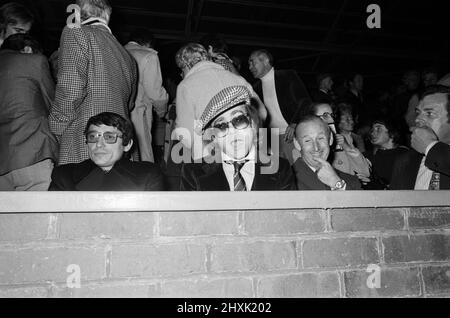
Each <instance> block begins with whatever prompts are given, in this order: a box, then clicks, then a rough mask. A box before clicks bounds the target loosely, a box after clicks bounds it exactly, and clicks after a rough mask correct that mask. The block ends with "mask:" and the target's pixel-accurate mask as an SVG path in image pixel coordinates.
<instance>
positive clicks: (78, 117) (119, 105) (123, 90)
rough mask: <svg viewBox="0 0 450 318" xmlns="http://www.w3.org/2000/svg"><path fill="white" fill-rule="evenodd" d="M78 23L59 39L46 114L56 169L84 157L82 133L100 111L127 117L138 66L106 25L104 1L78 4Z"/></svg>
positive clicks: (79, 1)
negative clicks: (52, 136) (54, 144)
mask: <svg viewBox="0 0 450 318" xmlns="http://www.w3.org/2000/svg"><path fill="white" fill-rule="evenodd" d="M77 5H78V6H79V7H80V9H81V25H74V26H72V25H68V26H66V27H65V28H64V30H63V32H62V35H61V40H60V56H59V61H58V68H59V72H58V83H57V86H56V92H55V101H54V103H53V104H52V107H51V110H50V116H49V124H50V129H51V131H52V132H53V133H54V134H55V135H56V137H57V139H58V141H59V144H60V149H59V162H58V164H59V165H62V164H67V163H79V162H81V161H84V160H86V159H88V158H89V157H88V153H87V150H86V146H85V140H84V135H83V129H84V127H85V126H86V123H87V121H88V119H89V118H90V117H92V116H94V115H97V114H99V113H102V112H114V113H117V114H119V115H122V116H123V117H125V118H127V119H128V118H129V113H130V111H131V110H132V108H133V107H134V99H135V94H136V83H137V66H136V64H135V61H134V59H133V57H132V56H131V55H130V54H129V53H128V52H127V51H126V50H125V49H124V48H123V47H122V45H121V44H120V43H119V42H118V41H117V39H116V38H115V37H114V35H112V33H111V30H110V29H109V27H108V22H109V19H110V16H111V11H112V8H111V6H110V5H109V3H108V1H107V0H77Z"/></svg>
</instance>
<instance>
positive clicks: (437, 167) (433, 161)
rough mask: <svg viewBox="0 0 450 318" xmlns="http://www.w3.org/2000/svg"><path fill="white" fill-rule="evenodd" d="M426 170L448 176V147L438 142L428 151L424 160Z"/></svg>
mask: <svg viewBox="0 0 450 318" xmlns="http://www.w3.org/2000/svg"><path fill="white" fill-rule="evenodd" d="M425 166H427V167H428V169H431V170H433V171H437V172H439V173H441V174H445V175H447V176H450V145H448V144H445V143H443V142H438V143H437V144H435V145H434V146H433V147H431V149H430V150H429V151H428V154H427V158H426V159H425Z"/></svg>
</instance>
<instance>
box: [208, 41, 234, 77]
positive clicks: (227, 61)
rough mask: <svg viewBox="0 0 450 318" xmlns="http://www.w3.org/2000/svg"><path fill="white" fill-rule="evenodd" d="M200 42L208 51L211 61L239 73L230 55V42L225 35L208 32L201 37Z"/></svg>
mask: <svg viewBox="0 0 450 318" xmlns="http://www.w3.org/2000/svg"><path fill="white" fill-rule="evenodd" d="M200 44H201V45H203V47H204V48H205V49H206V50H207V51H208V54H209V56H210V58H211V61H213V62H214V63H217V64H219V65H222V67H223V68H224V69H226V70H228V71H230V72H233V73H235V74H237V75H239V72H238V70H237V69H236V66H235V65H234V61H233V60H232V59H231V58H230V57H229V51H228V44H227V43H226V42H225V39H224V38H223V36H221V35H220V34H207V35H205V36H204V37H203V38H201V39H200Z"/></svg>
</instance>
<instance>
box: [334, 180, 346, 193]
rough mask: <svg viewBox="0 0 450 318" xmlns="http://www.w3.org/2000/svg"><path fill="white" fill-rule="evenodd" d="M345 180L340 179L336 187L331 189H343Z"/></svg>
mask: <svg viewBox="0 0 450 318" xmlns="http://www.w3.org/2000/svg"><path fill="white" fill-rule="evenodd" d="M345 184H346V183H345V181H344V180H343V179H342V180H339V181H338V182H336V184H335V185H334V187H332V188H331V190H343V189H344V188H345Z"/></svg>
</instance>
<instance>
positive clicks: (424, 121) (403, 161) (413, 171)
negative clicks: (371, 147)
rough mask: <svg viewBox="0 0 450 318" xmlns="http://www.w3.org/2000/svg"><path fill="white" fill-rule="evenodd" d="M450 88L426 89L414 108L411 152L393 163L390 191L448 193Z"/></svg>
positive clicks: (449, 176) (449, 178)
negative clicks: (437, 191)
mask: <svg viewBox="0 0 450 318" xmlns="http://www.w3.org/2000/svg"><path fill="white" fill-rule="evenodd" d="M449 112H450V88H448V87H446V86H441V85H433V86H429V87H428V88H427V89H426V90H425V92H424V93H423V94H422V98H421V100H420V103H419V105H418V106H417V107H416V114H417V117H416V120H415V123H416V126H415V127H413V128H412V136H411V146H412V147H413V148H414V149H415V150H410V151H408V152H407V153H405V154H403V155H402V156H401V157H399V158H398V159H397V160H396V162H395V163H394V168H393V172H392V177H391V189H392V190H440V189H447V190H448V189H450V165H449V162H450V151H449V145H450V122H449V121H450V115H449Z"/></svg>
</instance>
